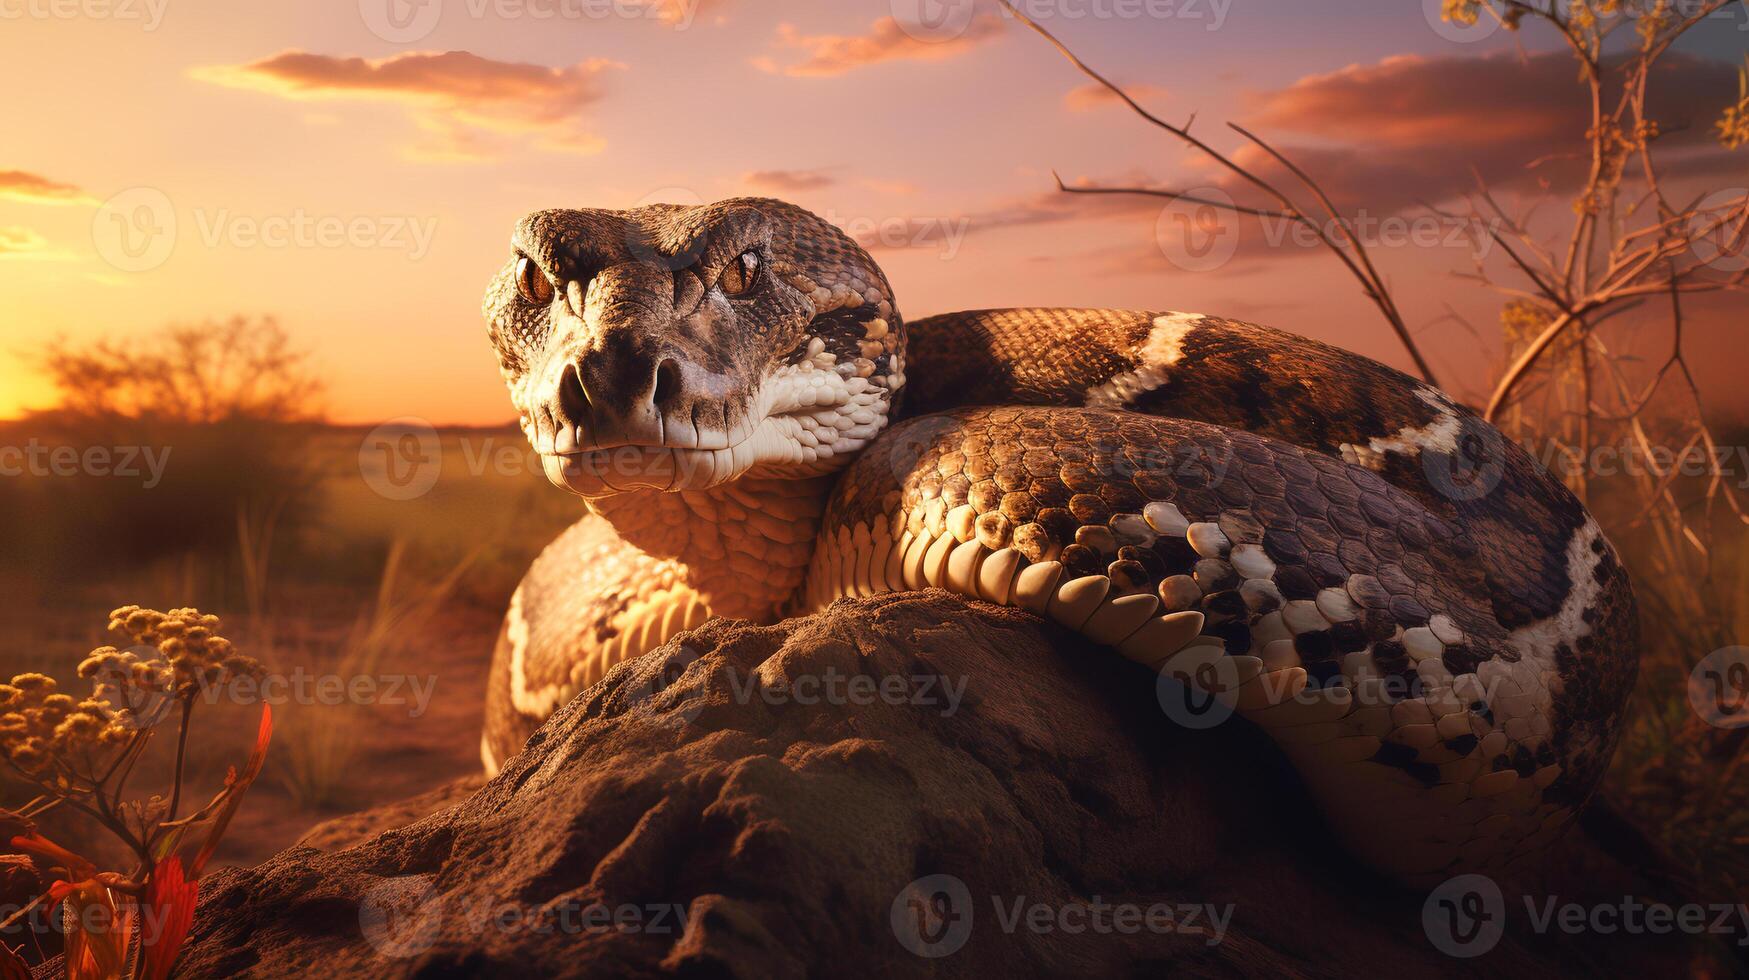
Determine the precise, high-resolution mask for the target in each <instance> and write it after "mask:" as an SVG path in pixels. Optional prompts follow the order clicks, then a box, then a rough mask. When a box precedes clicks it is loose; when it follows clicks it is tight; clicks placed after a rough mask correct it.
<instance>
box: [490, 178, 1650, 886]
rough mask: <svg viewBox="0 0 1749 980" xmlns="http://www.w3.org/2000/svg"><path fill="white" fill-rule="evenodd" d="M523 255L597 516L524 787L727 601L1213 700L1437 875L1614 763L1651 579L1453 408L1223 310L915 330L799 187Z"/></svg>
mask: <svg viewBox="0 0 1749 980" xmlns="http://www.w3.org/2000/svg"><path fill="white" fill-rule="evenodd" d="M513 249H514V254H513V256H512V258H511V260H510V262H509V263H507V264H506V266H505V267H504V268H503V270H501V272H500V273H499V274H498V276H497V277H496V278H495V279H494V281H493V283H492V285H491V287H490V288H489V290H488V292H487V296H486V302H485V313H486V318H487V320H488V322H489V324H490V334H491V339H492V342H493V345H494V347H495V348H496V350H497V353H498V357H499V363H500V366H501V368H502V370H503V374H504V377H505V379H506V382H507V384H508V385H509V388H510V391H511V395H512V399H513V401H514V402H515V404H516V406H517V408H518V410H519V412H520V415H521V420H522V424H523V428H524V431H525V432H526V433H527V435H528V437H529V439H530V441H531V443H532V444H533V446H534V448H535V449H536V450H537V451H539V452H540V453H541V454H542V457H543V460H544V462H545V466H546V471H547V475H548V477H549V478H550V479H551V480H552V481H553V482H554V483H556V484H558V485H560V486H562V487H566V488H569V489H571V490H573V491H574V492H577V493H579V494H581V495H583V496H584V497H585V498H586V499H587V500H588V503H589V508H590V510H591V511H593V513H594V515H595V516H592V517H590V518H586V519H585V520H583V521H581V522H579V523H578V524H577V525H576V526H574V527H573V528H571V529H570V530H569V531H567V532H566V533H565V534H563V535H562V536H561V537H560V538H559V539H558V540H556V541H555V542H554V543H553V544H552V545H551V546H549V547H548V549H547V550H546V552H545V553H543V554H542V556H541V557H540V558H539V559H538V560H537V561H536V563H535V565H534V566H533V568H531V569H530V571H529V573H528V576H527V577H526V578H525V580H524V582H523V584H522V586H521V587H520V588H519V589H518V591H517V593H516V596H515V597H514V598H513V600H512V603H511V608H510V610H509V612H508V614H507V616H506V619H505V625H504V629H503V632H502V634H501V637H500V641H499V644H498V648H497V651H496V653H495V656H494V660H493V665H492V672H491V678H490V682H489V693H488V706H487V722H486V731H485V736H484V739H483V742H482V752H483V755H484V757H485V762H486V765H487V767H488V769H491V770H495V769H496V768H497V765H498V763H499V761H500V760H503V759H506V758H508V756H509V755H511V754H513V753H514V752H516V751H517V750H518V749H519V748H520V747H521V745H522V742H523V740H524V739H525V738H526V737H527V735H528V734H529V733H530V732H531V731H533V729H534V728H535V727H536V726H538V725H539V723H540V722H541V721H542V720H544V718H545V717H546V716H547V715H549V714H550V713H551V712H552V711H553V710H555V709H556V708H558V707H559V706H560V705H562V704H564V703H565V702H566V701H567V700H568V699H569V698H570V697H571V696H573V695H574V694H575V693H576V692H577V691H579V690H581V689H582V688H583V687H585V686H587V685H589V684H592V683H594V682H595V681H596V680H599V679H600V678H601V677H602V676H603V675H604V674H605V673H606V671H607V670H608V669H609V668H610V667H611V666H613V665H614V664H615V663H618V662H620V661H622V660H624V659H626V658H628V657H632V656H636V655H638V654H640V653H643V652H645V651H647V650H651V649H654V648H655V647H656V646H658V645H660V644H662V643H663V642H665V641H666V640H667V639H669V638H670V637H672V636H674V635H676V634H677V633H679V632H681V631H683V630H685V629H688V628H691V627H695V626H697V625H700V624H701V623H703V622H704V620H705V619H707V618H709V617H711V616H733V617H745V618H751V619H757V620H763V621H771V620H774V619H776V618H778V617H780V616H782V615H785V614H788V613H794V612H804V611H807V610H809V609H813V608H818V607H820V606H822V605H824V604H826V603H828V602H830V601H831V600H832V599H834V598H837V597H839V596H847V595H866V594H872V593H878V592H886V591H895V590H903V589H917V588H925V587H932V586H933V587H940V588H945V589H949V590H951V591H954V592H957V593H961V594H963V595H967V596H971V597H975V598H980V599H984V600H988V601H990V602H995V603H1001V604H1007V605H1013V606H1020V607H1023V608H1025V609H1028V610H1030V611H1032V612H1034V613H1036V614H1038V615H1040V616H1044V617H1048V618H1050V619H1053V620H1055V621H1057V622H1059V623H1062V624H1064V625H1065V626H1068V627H1070V628H1072V629H1075V630H1078V631H1079V632H1081V633H1083V634H1085V635H1086V636H1088V637H1090V638H1092V639H1095V640H1097V641H1099V642H1101V643H1104V644H1108V645H1109V646H1111V647H1113V648H1114V649H1115V650H1117V651H1118V652H1120V653H1121V654H1123V655H1124V656H1126V657H1129V658H1131V659H1134V660H1137V661H1139V662H1141V663H1143V664H1146V665H1147V666H1149V667H1152V668H1156V669H1158V670H1160V671H1163V672H1165V673H1167V674H1168V675H1171V676H1173V677H1175V678H1178V679H1180V680H1181V681H1182V682H1183V683H1185V684H1186V685H1190V686H1192V687H1194V688H1196V689H1199V690H1203V691H1207V692H1211V693H1212V694H1213V695H1214V696H1215V697H1217V698H1218V699H1220V702H1221V703H1222V704H1224V705H1227V706H1230V707H1231V708H1232V709H1234V710H1236V711H1237V713H1238V714H1239V715H1241V716H1242V717H1244V718H1246V719H1248V720H1250V721H1252V722H1254V723H1256V724H1257V725H1260V726H1262V727H1263V728H1264V729H1266V730H1267V731H1268V732H1269V733H1270V734H1271V735H1272V736H1273V737H1274V739H1275V741H1276V742H1277V743H1278V744H1279V745H1280V746H1281V747H1282V749H1283V750H1284V751H1285V752H1286V753H1288V755H1289V756H1290V758H1291V759H1292V760H1293V762H1294V763H1295V764H1296V766H1297V768H1298V769H1299V771H1300V772H1301V773H1302V775H1303V776H1304V777H1305V780H1306V782H1307V784H1308V786H1309V787H1310V788H1311V790H1312V792H1313V794H1314V795H1315V796H1316V797H1317V799H1318V801H1319V802H1320V804H1321V805H1322V806H1323V808H1324V809H1325V811H1326V814H1327V816H1328V817H1329V820H1330V823H1331V825H1332V827H1333V828H1334V829H1335V830H1336V831H1337V833H1338V834H1339V835H1340V836H1341V838H1342V839H1343V841H1344V842H1345V844H1346V845H1347V846H1348V847H1349V848H1350V849H1351V850H1352V851H1353V852H1354V853H1355V854H1356V855H1358V856H1359V857H1360V858H1362V859H1363V860H1365V861H1366V862H1367V863H1369V864H1371V865H1372V866H1373V867H1375V868H1377V869H1379V870H1381V871H1383V872H1385V873H1387V874H1391V875H1394V876H1397V877H1399V878H1401V879H1404V880H1409V881H1429V880H1437V879H1438V878H1440V877H1442V876H1444V875H1448V874H1452V873H1454V872H1457V871H1460V870H1485V869H1493V868H1499V867H1502V866H1505V865H1508V864H1510V863H1511V862H1514V861H1516V860H1518V859H1520V858H1522V857H1524V856H1525V855H1528V854H1531V853H1533V852H1534V851H1536V850H1537V849H1538V848H1539V847H1541V846H1542V845H1544V844H1546V843H1547V842H1548V841H1550V840H1552V839H1553V837H1554V836H1555V835H1556V834H1557V833H1558V832H1559V830H1560V828H1561V827H1562V825H1563V824H1565V823H1566V822H1567V821H1568V820H1569V819H1570V818H1571V817H1572V816H1573V814H1574V813H1575V812H1576V811H1577V809H1578V808H1579V807H1581V806H1583V804H1584V803H1585V801H1586V799H1587V798H1588V797H1589V795H1590V794H1591V793H1592V791H1593V790H1594V789H1595V787H1596V785H1597V782H1598V780H1599V779H1600V777H1601V775H1602V772H1603V769H1604V767H1605V765H1606V764H1607V762H1608V759H1609V756H1610V754H1611V752H1612V751H1613V748H1614V745H1615V741H1616V738H1617V732H1618V720H1619V716H1620V714H1621V711H1622V707H1623V704H1624V702H1625V700H1626V698H1627V695H1628V692H1629V690H1630V689H1631V687H1632V684H1633V679H1634V675H1635V671H1636V663H1637V654H1636V643H1637V632H1636V631H1637V621H1636V616H1635V611H1634V606H1633V599H1632V594H1631V592H1630V590H1629V587H1628V584H1627V578H1626V575H1625V573H1624V572H1623V570H1622V568H1621V566H1620V564H1619V563H1618V561H1617V559H1616V555H1615V553H1614V551H1613V550H1612V549H1611V547H1610V545H1609V543H1608V542H1607V541H1606V540H1605V539H1604V537H1603V535H1602V533H1601V532H1600V530H1599V529H1598V527H1597V525H1596V523H1595V522H1594V521H1593V520H1592V519H1591V518H1590V517H1589V515H1587V514H1586V512H1585V510H1584V509H1583V507H1581V506H1580V504H1579V503H1578V501H1577V500H1575V499H1574V497H1573V496H1572V495H1571V494H1570V493H1569V492H1568V491H1567V490H1566V489H1565V488H1564V487H1563V486H1561V485H1560V484H1559V483H1558V482H1557V481H1555V480H1554V479H1553V478H1552V477H1550V476H1549V475H1548V474H1547V473H1545V472H1544V471H1543V470H1541V469H1540V468H1539V467H1538V466H1537V465H1536V463H1535V462H1534V461H1533V460H1532V459H1531V458H1530V456H1529V455H1528V454H1526V453H1524V452H1523V451H1522V450H1521V449H1519V448H1518V447H1517V446H1515V445H1514V444H1512V443H1511V442H1509V441H1507V440H1505V439H1503V438H1502V437H1501V436H1500V435H1499V433H1498V432H1497V431H1496V430H1494V429H1493V428H1492V427H1490V426H1488V425H1487V424H1486V423H1484V422H1483V421H1481V420H1480V419H1478V418H1477V417H1476V416H1474V415H1473V414H1472V413H1470V412H1469V411H1468V410H1466V409H1464V408H1463V407H1461V406H1459V405H1457V404H1455V403H1454V402H1453V401H1452V400H1451V399H1449V398H1448V397H1447V396H1446V395H1445V394H1443V393H1442V392H1440V391H1439V390H1437V389H1435V388H1432V387H1430V386H1428V385H1425V384H1422V383H1420V382H1418V381H1416V380H1414V379H1412V378H1409V377H1407V376H1405V375H1403V374H1401V373H1399V372H1397V371H1394V370H1391V369H1389V368H1387V367H1384V366H1383V365H1380V364H1378V363H1376V362H1373V361H1370V360H1368V359H1366V358H1363V357H1359V356H1357V355H1354V354H1351V353H1348V352H1346V351H1342V350H1339V349H1336V348H1332V347H1329V346H1327V345H1324V344H1320V343H1317V342H1314V341H1311V340H1307V339H1304V338H1301V337H1297V336H1294V335H1291V334H1286V333H1281V332H1278V331H1274V330H1270V329H1268V328H1264V327H1259V326H1254V325H1250V324H1245V323H1237V322H1233V321H1229V320H1224V319H1220V318H1217V317H1209V316H1200V315H1194V314H1183V313H1159V312H1132V311H1119V310H1065V309H1039V310H987V311H979V312H968V313H957V314H950V315H947V316H938V317H932V318H929V319H926V320H922V321H918V322H916V323H912V324H909V325H907V324H905V323H904V322H903V320H902V319H901V317H900V315H899V312H898V310H897V309H896V308H895V305H894V301H893V297H892V295H891V291H890V289H889V287H888V284H887V281H886V278H885V277H884V275H883V274H882V273H881V271H880V269H879V268H878V267H877V266H876V265H875V263H874V261H873V260H872V259H871V258H870V257H869V256H868V254H867V253H865V252H864V251H863V250H862V249H861V248H860V247H858V246H857V245H856V244H855V243H854V242H852V241H851V240H849V239H848V238H846V237H845V236H844V235H843V234H841V233H840V232H839V231H838V230H837V229H835V228H833V227H832V226H831V225H829V224H827V223H826V222H824V221H822V220H820V219H819V218H817V217H815V216H814V215H812V214H809V213H808V212H806V211H803V210H801V209H799V208H796V207H794V206H792V205H788V204H784V203H782V202H778V201H770V200H762V199H738V200H731V201H725V202H721V203H718V204H714V205H709V206H701V207H671V206H653V207H647V208H641V209H638V210H634V211H600V210H565V211H542V212H537V213H535V214H532V215H530V216H529V217H527V218H525V219H524V220H523V221H522V222H521V223H520V224H519V226H518V228H517V230H516V233H515V237H514V241H513ZM901 396H903V411H902V412H901V410H900V408H901V406H900V403H901ZM889 423H891V424H889Z"/></svg>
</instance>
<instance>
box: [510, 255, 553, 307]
mask: <svg viewBox="0 0 1749 980" xmlns="http://www.w3.org/2000/svg"><path fill="white" fill-rule="evenodd" d="M516 291H517V292H519V293H521V294H522V298H523V299H525V300H527V301H528V302H530V303H533V304H535V305H536V306H545V305H547V304H548V303H551V302H552V301H553V281H552V280H551V279H548V278H547V274H546V273H544V272H542V271H541V269H540V266H539V265H536V264H535V261H534V260H533V259H531V258H529V257H528V256H526V255H524V256H521V257H519V258H518V259H517V260H516Z"/></svg>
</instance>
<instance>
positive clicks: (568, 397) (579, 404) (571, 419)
mask: <svg viewBox="0 0 1749 980" xmlns="http://www.w3.org/2000/svg"><path fill="white" fill-rule="evenodd" d="M559 414H560V415H562V416H564V421H565V422H566V423H569V424H570V425H582V424H583V422H584V420H585V419H587V418H588V417H589V393H588V391H587V390H586V389H585V388H584V387H583V371H582V368H581V367H580V366H578V365H576V364H573V365H571V366H570V367H568V368H566V369H565V376H564V377H563V378H562V379H560V381H559Z"/></svg>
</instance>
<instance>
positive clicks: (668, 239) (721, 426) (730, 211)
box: [484, 198, 904, 497]
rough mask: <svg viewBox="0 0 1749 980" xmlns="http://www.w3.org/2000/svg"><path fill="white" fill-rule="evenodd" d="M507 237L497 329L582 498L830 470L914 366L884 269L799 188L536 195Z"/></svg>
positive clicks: (869, 435) (504, 359) (561, 475)
mask: <svg viewBox="0 0 1749 980" xmlns="http://www.w3.org/2000/svg"><path fill="white" fill-rule="evenodd" d="M511 250H512V254H511V257H510V260H509V261H508V262H507V263H506V264H505V265H504V267H503V268H502V269H500V270H499V271H498V274H497V275H496V276H495V277H494V278H493V280H492V282H491V285H490V286H488V287H487V289H486V298H485V304H484V312H485V316H486V322H487V323H488V324H489V328H490V329H489V335H490V337H491V341H492V346H493V347H494V348H495V349H496V351H497V354H498V365H499V368H500V370H501V372H502V373H503V375H504V380H505V383H506V385H508V386H509V389H510V398H511V401H512V402H513V403H514V404H515V405H516V409H517V413H518V417H519V420H520V422H521V425H522V429H523V432H524V434H526V435H527V437H528V440H529V443H530V444H531V445H532V446H533V447H534V449H535V450H536V452H538V453H539V454H540V455H541V458H542V461H543V464H544V467H545V470H546V474H547V478H548V479H550V480H551V481H552V482H553V483H554V484H556V485H558V486H560V487H563V488H566V489H569V490H572V491H574V492H576V493H579V494H582V495H584V496H586V497H602V496H607V495H611V494H615V493H621V492H625V491H631V490H644V489H657V490H676V491H677V490H701V489H706V488H709V487H714V486H720V485H722V484H725V483H728V482H730V481H732V480H735V479H738V478H740V477H742V476H745V475H748V474H754V475H758V476H780V477H788V478H799V477H805V476H813V475H819V474H824V473H828V472H831V471H833V470H836V469H838V468H840V467H842V466H844V465H845V464H846V463H848V462H849V461H850V459H851V458H853V457H854V456H855V455H856V453H857V452H858V451H859V450H861V449H862V447H863V446H865V445H867V444H868V443H869V442H870V441H871V440H873V439H874V437H875V436H876V435H877V434H879V433H880V431H881V430H882V429H883V428H885V427H886V423H887V419H888V416H889V415H890V414H891V413H892V411H893V409H894V404H893V403H894V399H895V397H896V395H897V394H898V392H899V389H900V388H901V387H902V386H903V384H904V327H903V324H902V322H901V320H900V317H899V314H898V311H897V310H896V309H894V307H893V301H892V293H891V290H890V288H889V287H888V285H887V280H886V277H885V276H884V275H883V274H882V273H881V271H880V268H879V267H878V266H876V265H875V263H874V260H873V259H871V258H870V257H869V255H868V253H867V252H865V251H864V250H863V249H862V248H861V247H860V246H858V245H857V244H856V243H855V242H854V241H852V240H851V239H850V238H848V237H847V236H846V235H845V234H844V233H843V232H841V231H840V230H839V229H837V228H836V227H834V226H833V225H831V224H829V223H828V222H826V221H824V220H822V219H821V218H819V217H817V216H815V215H813V214H811V213H809V212H807V211H804V210H802V209H801V208H798V207H795V206H794V205H790V204H785V203H783V202H781V201H773V200H765V199H757V198H740V199H734V200H728V201H721V202H718V203H716V204H709V205H700V206H675V205H651V206H648V207H641V208H636V209H633V210H629V211H609V210H554V211H536V212H534V213H533V214H530V215H528V216H527V217H525V218H523V219H522V220H521V221H520V222H519V223H518V224H517V226H516V232H515V235H514V237H513V238H512V240H511Z"/></svg>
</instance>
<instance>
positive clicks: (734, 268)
mask: <svg viewBox="0 0 1749 980" xmlns="http://www.w3.org/2000/svg"><path fill="white" fill-rule="evenodd" d="M762 264H763V261H762V260H761V259H760V258H759V251H758V250H757V249H751V248H750V249H748V250H747V251H745V252H742V253H741V254H740V255H737V256H735V261H733V262H730V263H729V266H728V268H726V269H724V270H723V275H722V277H721V278H720V279H718V280H717V282H718V283H719V284H720V285H721V286H722V287H723V295H724V296H745V295H747V294H748V293H750V292H752V291H753V287H754V286H757V285H758V284H759V269H760V267H761V265H762Z"/></svg>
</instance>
